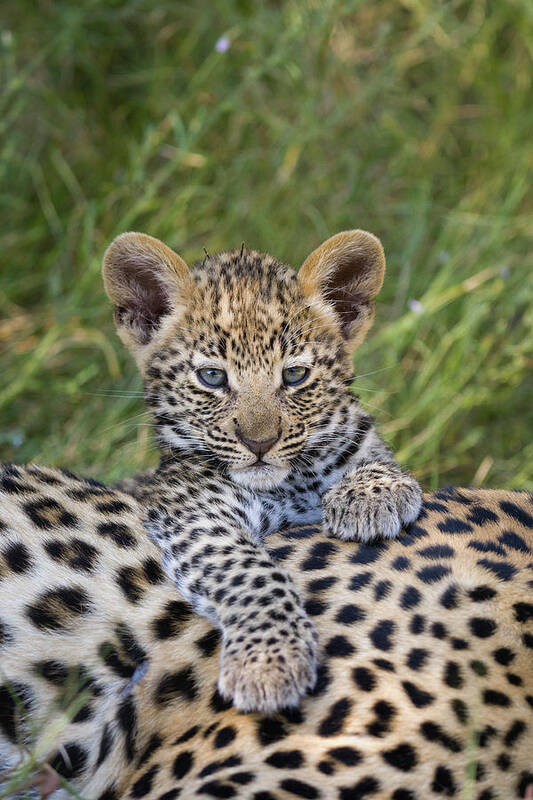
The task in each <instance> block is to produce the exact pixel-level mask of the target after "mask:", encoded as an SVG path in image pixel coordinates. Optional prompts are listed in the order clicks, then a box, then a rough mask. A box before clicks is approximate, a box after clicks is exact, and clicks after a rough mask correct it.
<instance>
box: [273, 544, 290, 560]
mask: <svg viewBox="0 0 533 800" xmlns="http://www.w3.org/2000/svg"><path fill="white" fill-rule="evenodd" d="M268 552H269V553H270V555H271V556H272V558H273V559H274V561H285V559H286V558H288V557H289V556H290V555H291V553H292V552H294V547H293V545H291V544H284V545H283V546H282V547H273V548H269V549H268Z"/></svg>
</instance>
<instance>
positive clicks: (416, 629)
mask: <svg viewBox="0 0 533 800" xmlns="http://www.w3.org/2000/svg"><path fill="white" fill-rule="evenodd" d="M425 629H426V618H425V617H423V616H422V615H421V614H413V617H412V619H411V622H410V624H409V630H410V631H411V633H414V634H419V633H424V631H425Z"/></svg>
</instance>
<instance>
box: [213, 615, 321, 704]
mask: <svg viewBox="0 0 533 800" xmlns="http://www.w3.org/2000/svg"><path fill="white" fill-rule="evenodd" d="M275 616H276V611H272V612H271V615H270V618H269V619H266V620H262V621H261V622H259V621H255V620H254V621H253V624H250V622H249V621H245V620H243V624H242V626H239V625H238V624H237V625H235V626H234V627H233V628H232V629H231V631H230V632H228V633H227V634H224V640H223V647H222V652H221V656H220V675H219V679H218V689H219V692H220V694H221V695H222V696H223V697H224V698H226V699H227V700H231V701H232V702H233V705H234V706H235V708H237V709H238V710H239V711H261V712H263V713H265V714H273V713H275V712H276V711H279V710H280V709H283V708H288V707H290V706H297V705H298V704H299V702H300V700H301V698H302V695H304V694H305V693H306V692H307V691H308V690H309V689H312V688H313V686H314V685H315V681H316V666H317V663H316V662H317V647H318V636H317V633H316V630H315V628H314V626H313V624H312V622H311V621H310V620H309V619H308V618H307V616H306V615H305V614H304V613H303V612H301V613H300V614H299V615H298V616H297V617H296V618H292V619H291V618H290V615H283V616H288V617H289V618H288V619H287V620H286V621H275ZM265 622H266V623H267V624H268V625H269V627H268V628H267V629H264V627H265Z"/></svg>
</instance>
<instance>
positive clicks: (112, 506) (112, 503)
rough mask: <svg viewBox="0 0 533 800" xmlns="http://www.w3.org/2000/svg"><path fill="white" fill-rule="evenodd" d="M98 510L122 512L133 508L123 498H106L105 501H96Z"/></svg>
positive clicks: (114, 512) (103, 512) (110, 512)
mask: <svg viewBox="0 0 533 800" xmlns="http://www.w3.org/2000/svg"><path fill="white" fill-rule="evenodd" d="M96 510H97V511H100V512H101V513H102V514H120V513H121V512H122V511H131V510H132V509H131V508H130V507H129V506H128V505H126V503H123V502H122V500H106V501H104V502H103V503H96Z"/></svg>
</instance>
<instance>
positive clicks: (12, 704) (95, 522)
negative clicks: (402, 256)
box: [0, 467, 533, 800]
mask: <svg viewBox="0 0 533 800" xmlns="http://www.w3.org/2000/svg"><path fill="white" fill-rule="evenodd" d="M0 500H1V504H0V508H1V511H0V666H1V678H0V758H1V759H2V760H3V761H4V763H6V764H7V765H11V766H13V765H15V764H16V763H18V761H19V760H20V759H22V760H23V759H24V758H25V757H26V753H27V752H28V750H29V751H30V752H32V753H34V754H36V755H37V756H38V757H39V758H40V759H41V760H42V761H45V760H47V761H48V762H49V763H50V764H51V765H52V766H53V768H54V769H55V770H57V771H58V772H59V774H60V775H61V776H63V777H65V778H66V779H67V780H68V781H69V782H70V784H71V785H72V787H73V788H75V789H76V790H77V791H78V792H79V793H80V794H81V795H82V796H83V797H85V798H87V800H119V799H120V800H122V798H146V800H174V798H180V800H192V798H199V799H200V798H204V799H205V798H220V797H225V798H232V797H235V798H237V797H238V798H243V799H244V800H272V799H274V800H294V799H295V798H313V799H316V800H330V799H331V800H351V799H352V798H365V799H366V798H368V800H373V798H376V799H377V800H385V798H387V799H390V798H394V800H441V799H442V798H443V797H457V798H459V797H466V796H468V797H473V798H475V800H490V799H491V798H492V799H493V800H495V799H496V798H506V800H507V799H509V800H510V798H524V797H525V796H526V792H527V791H528V786H530V785H531V783H532V782H533V770H532V765H531V753H532V752H533V658H532V655H533V585H532V583H533V581H532V576H533V572H532V567H533V555H532V553H533V497H532V495H531V494H529V493H527V492H506V491H482V490H478V491H474V490H468V489H461V490H454V489H450V490H444V491H440V492H436V493H434V494H428V495H425V496H424V502H423V509H422V513H421V515H420V518H419V520H418V521H417V522H416V524H411V525H410V526H408V528H407V530H406V532H405V534H404V535H403V536H402V537H400V538H398V539H395V540H388V541H376V542H370V543H357V542H343V541H340V540H336V539H332V538H330V537H328V536H327V535H325V533H324V532H322V531H321V530H319V529H317V528H315V527H312V526H310V525H307V526H303V527H300V528H292V529H288V530H286V531H284V532H281V533H276V534H273V535H270V536H269V537H268V538H267V539H266V541H265V543H266V546H267V547H268V552H269V557H270V558H271V559H272V560H273V561H274V563H275V564H276V565H277V566H278V568H280V569H281V568H284V569H286V570H287V571H288V572H289V573H290V574H291V575H292V576H293V578H294V582H295V586H296V588H297V591H298V593H299V595H300V597H301V598H302V601H303V604H304V608H305V611H306V613H307V614H308V616H309V617H310V618H311V619H312V620H313V621H314V624H315V626H316V629H317V631H318V633H319V636H320V640H321V642H322V650H321V655H320V663H319V669H318V681H317V683H316V685H315V687H314V689H313V690H312V691H311V692H309V693H308V694H307V696H305V697H304V698H303V700H302V703H301V705H300V707H299V708H298V709H292V710H290V709H286V710H284V711H282V712H280V713H277V714H275V715H265V714H262V713H257V712H256V713H249V714H240V713H238V712H237V711H236V710H235V708H234V707H233V706H232V705H231V703H228V702H226V701H225V700H223V698H222V697H221V695H220V693H219V692H218V690H217V678H218V670H219V655H220V646H221V645H220V634H219V632H218V631H217V629H216V628H214V627H213V626H212V625H211V623H210V622H209V621H208V620H206V619H202V618H201V617H198V616H197V615H196V614H194V613H193V609H192V608H191V606H190V605H189V604H188V603H187V602H185V601H184V600H183V598H181V597H180V596H179V594H178V593H177V592H176V588H175V586H174V585H173V583H172V582H171V581H169V580H168V579H167V578H166V576H165V575H164V573H163V571H162V569H161V567H160V551H159V548H158V547H157V546H156V545H155V544H153V543H151V542H150V541H149V540H148V538H147V537H146V535H145V532H144V527H143V523H142V520H143V515H144V507H143V505H142V504H141V503H139V502H138V501H136V500H135V498H133V497H131V496H128V495H126V494H123V493H121V492H118V491H114V490H112V489H110V488H108V487H106V486H103V485H101V484H98V483H96V482H94V481H90V480H86V479H82V478H77V477H75V476H73V475H71V474H69V473H64V472H62V471H60V470H55V469H45V468H37V467H28V468H20V467H5V468H3V469H2V471H1V472H0ZM23 744H24V745H25V746H26V747H27V748H28V750H26V749H25V748H24V747H22V745H23ZM0 780H1V779H0ZM68 796H69V795H68V794H67V792H66V791H60V792H58V793H57V795H55V796H54V800H55V797H57V798H58V800H60V798H64V799H66V798H67V797H68Z"/></svg>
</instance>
